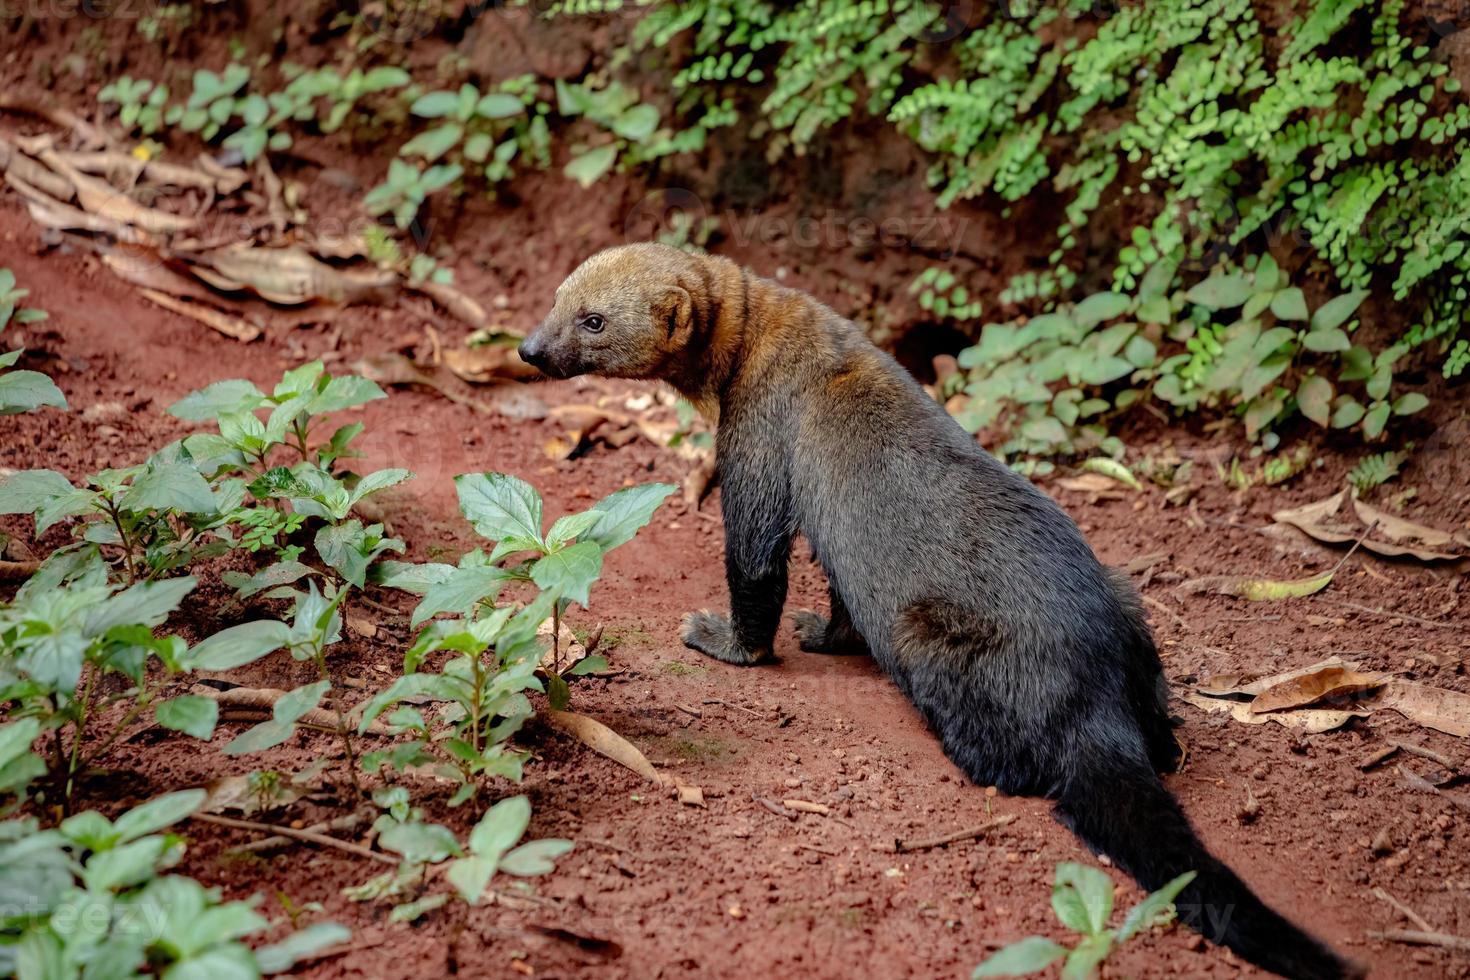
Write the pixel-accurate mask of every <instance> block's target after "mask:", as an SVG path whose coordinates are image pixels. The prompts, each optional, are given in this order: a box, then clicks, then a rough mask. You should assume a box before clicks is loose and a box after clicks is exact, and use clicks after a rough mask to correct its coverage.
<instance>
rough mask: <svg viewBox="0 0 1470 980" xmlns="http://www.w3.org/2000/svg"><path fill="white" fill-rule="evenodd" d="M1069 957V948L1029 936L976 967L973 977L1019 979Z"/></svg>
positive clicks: (1040, 937)
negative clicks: (1064, 957)
mask: <svg viewBox="0 0 1470 980" xmlns="http://www.w3.org/2000/svg"><path fill="white" fill-rule="evenodd" d="M1066 955H1067V947H1065V946H1062V945H1059V944H1057V943H1054V942H1052V941H1051V940H1050V939H1047V938H1046V937H1045V936H1027V937H1026V938H1025V939H1022V940H1020V941H1019V942H1014V943H1011V944H1010V945H1009V946H1006V947H1005V948H1003V949H1001V950H1000V951H999V952H997V953H995V954H994V955H992V956H991V957H990V958H989V959H987V960H986V961H985V962H984V963H981V964H980V965H979V966H977V967H975V972H974V973H972V974H971V977H973V978H975V980H979V978H981V977H1019V976H1023V975H1024V974H1027V973H1040V972H1041V971H1042V970H1045V969H1046V968H1047V967H1049V966H1051V965H1052V964H1053V963H1055V962H1056V961H1057V960H1059V959H1061V958H1062V957H1063V956H1066Z"/></svg>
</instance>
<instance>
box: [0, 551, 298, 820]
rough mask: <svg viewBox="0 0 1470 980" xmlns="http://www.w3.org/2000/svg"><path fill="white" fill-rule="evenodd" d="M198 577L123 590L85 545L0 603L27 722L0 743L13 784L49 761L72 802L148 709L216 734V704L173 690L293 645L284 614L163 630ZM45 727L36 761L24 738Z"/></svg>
mask: <svg viewBox="0 0 1470 980" xmlns="http://www.w3.org/2000/svg"><path fill="white" fill-rule="evenodd" d="M195 584H196V582H195V580H194V579H193V578H189V577H183V578H174V579H169V580H167V581H163V582H138V583H136V584H134V585H131V586H128V587H126V588H122V587H120V586H119V585H118V584H116V583H114V582H111V581H109V576H108V568H107V565H106V564H105V563H104V562H103V561H102V560H101V558H100V557H99V556H98V554H97V551H96V548H95V546H90V545H83V546H80V547H76V548H72V549H67V550H63V551H60V552H58V553H56V554H54V555H52V556H51V557H50V558H49V559H47V560H46V562H44V563H43V564H42V565H41V567H40V569H39V570H38V571H37V572H36V573H35V574H34V575H33V576H32V577H31V578H30V579H29V580H27V582H26V583H25V584H24V585H23V586H21V588H20V590H19V592H17V594H16V596H15V599H14V601H13V602H10V603H0V704H4V705H6V706H7V712H8V717H10V718H11V719H12V720H13V721H15V722H17V723H22V724H25V725H27V726H28V727H27V728H25V729H22V730H19V733H18V734H17V732H12V731H11V730H10V728H9V727H7V729H5V731H6V732H7V733H8V739H9V740H14V741H13V742H11V741H9V740H7V739H6V738H0V742H5V743H6V744H7V745H9V749H8V750H7V751H6V752H3V753H0V755H9V761H8V762H5V763H4V764H0V786H3V787H4V788H5V791H6V792H11V793H15V792H16V791H17V789H18V787H19V786H20V785H22V784H23V783H24V782H28V781H30V780H32V779H35V778H37V777H38V776H39V775H40V774H41V772H42V771H44V772H46V773H47V774H48V776H49V778H50V785H51V786H52V787H54V790H55V796H56V798H57V800H58V802H60V803H61V804H62V805H63V806H68V805H70V801H71V798H72V795H73V792H74V789H75V781H76V779H77V777H78V776H79V775H80V774H81V773H82V772H83V771H85V770H86V769H87V768H88V767H89V766H91V765H92V764H93V763H94V762H95V761H96V760H98V759H100V758H102V757H103V756H104V755H105V754H106V753H107V751H108V750H109V749H110V748H111V747H112V746H113V745H114V744H115V743H116V741H117V739H118V738H119V737H121V736H122V735H123V734H124V733H125V732H127V731H128V730H129V728H130V727H131V726H132V725H133V723H134V722H136V721H138V720H139V719H140V718H142V717H143V716H144V715H145V714H149V713H151V714H152V717H153V720H154V721H156V722H157V723H158V724H159V725H160V726H162V727H164V728H167V729H171V730H173V731H178V732H183V733H185V734H188V735H190V736H192V737H194V738H198V739H205V740H207V739H209V738H210V737H211V736H212V735H213V734H214V728H215V723H216V721H217V719H218V715H219V706H218V703H217V702H215V701H214V700H212V699H210V698H207V697H202V696H199V695H193V694H184V695H179V696H177V697H172V698H165V697H164V696H163V695H164V693H165V692H166V691H167V690H168V689H169V688H170V687H171V686H173V684H174V682H175V681H176V680H178V679H179V678H181V677H184V676H186V675H188V674H190V673H192V672H194V671H218V670H226V669H230V668H234V667H239V666H243V665H245V664H248V663H251V662H253V661H255V660H257V659H259V658H260V657H263V656H265V655H266V654H267V653H270V652H271V651H273V650H276V649H278V648H279V647H281V646H282V645H284V644H285V643H286V642H287V640H288V639H289V634H288V632H287V630H286V627H285V624H283V623H277V622H273V621H269V620H263V621H258V622H251V623H245V624H243V625H240V626H235V627H231V628H230V629H227V630H224V631H222V632H220V633H216V634H214V635H213V636H211V637H209V638H207V639H205V640H202V641H201V642H199V643H197V644H195V645H194V646H192V647H190V646H189V644H188V643H186V642H185V641H184V640H183V639H181V638H180V637H178V636H172V635H164V636H159V635H156V634H155V629H156V628H157V627H159V626H161V625H162V624H163V623H164V621H165V620H166V619H167V618H168V616H169V614H170V613H172V612H173V611H174V610H175V609H177V608H178V606H179V603H181V602H182V601H183V599H184V597H185V596H187V595H188V594H189V593H190V592H191V591H193V589H194V586H195ZM113 679H116V680H118V681H120V682H121V683H112V682H111V681H112V680H113ZM118 704H122V705H125V706H126V709H125V710H124V711H122V712H121V714H120V715H118V714H117V713H109V712H108V711H107V709H108V708H110V707H111V706H113V705H118ZM104 718H106V721H105V722H104V720H103V719H104ZM30 726H33V727H34V731H32V730H31V727H30ZM99 726H103V727H101V728H99ZM26 734H29V735H30V737H29V738H26V737H24V736H25V735H26ZM38 736H44V737H45V738H46V739H47V740H48V742H49V748H50V751H49V752H47V753H46V754H45V755H44V756H37V757H36V758H35V759H34V760H30V759H26V758H24V757H23V756H21V755H19V754H17V753H16V746H17V745H18V744H20V742H22V741H23V742H24V743H25V745H26V748H27V750H29V749H30V746H31V743H32V742H34V741H35V739H36V737H38ZM42 766H44V770H43V769H42V768H41V767H42ZM12 767H13V768H12ZM5 773H10V776H9V777H8V778H6V777H5V776H4V774H5ZM22 776H24V777H27V778H25V779H22V778H21V777H22Z"/></svg>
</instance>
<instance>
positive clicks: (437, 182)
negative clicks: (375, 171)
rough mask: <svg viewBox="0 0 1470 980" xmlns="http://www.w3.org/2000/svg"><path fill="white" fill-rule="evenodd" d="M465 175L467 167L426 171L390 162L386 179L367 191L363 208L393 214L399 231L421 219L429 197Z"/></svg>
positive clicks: (436, 167) (437, 167) (438, 166)
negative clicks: (421, 213)
mask: <svg viewBox="0 0 1470 980" xmlns="http://www.w3.org/2000/svg"><path fill="white" fill-rule="evenodd" d="M463 176H464V167H462V166H461V165H460V164H457V163H448V164H443V163H441V164H436V165H434V166H432V167H428V168H423V167H418V166H415V165H413V164H411V163H407V162H405V161H403V160H397V159H395V160H390V161H388V177H387V179H386V180H384V181H383V183H381V184H379V185H378V186H377V187H374V188H373V189H372V190H370V191H368V193H367V196H366V197H364V198H363V199H362V206H363V207H364V208H366V209H367V212H368V214H371V215H375V216H376V215H383V214H392V215H393V223H394V224H395V225H397V226H398V227H399V228H400V229H403V228H407V227H408V226H409V225H411V224H413V221H414V218H416V217H418V213H419V211H420V210H421V209H422V208H423V206H424V201H425V200H427V199H428V197H429V195H430V194H433V193H435V192H437V191H441V190H443V189H444V188H446V187H448V186H449V185H450V184H453V183H454V182H455V181H457V180H459V179H460V178H461V177H463Z"/></svg>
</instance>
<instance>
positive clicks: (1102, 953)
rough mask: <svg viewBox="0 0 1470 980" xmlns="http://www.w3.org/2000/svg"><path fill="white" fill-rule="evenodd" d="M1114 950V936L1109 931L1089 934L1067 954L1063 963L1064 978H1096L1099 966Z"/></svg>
mask: <svg viewBox="0 0 1470 980" xmlns="http://www.w3.org/2000/svg"><path fill="white" fill-rule="evenodd" d="M1112 951H1113V937H1112V936H1111V935H1109V934H1108V933H1106V932H1104V933H1099V934H1098V935H1096V936H1088V937H1087V938H1086V939H1084V940H1082V942H1080V943H1078V944H1077V946H1076V947H1074V948H1073V949H1072V951H1071V952H1070V953H1068V954H1067V961H1066V962H1065V963H1063V964H1062V980H1094V978H1095V977H1096V976H1097V968H1098V966H1100V965H1101V964H1102V961H1103V960H1105V959H1107V958H1108V954H1109V953H1111V952H1112Z"/></svg>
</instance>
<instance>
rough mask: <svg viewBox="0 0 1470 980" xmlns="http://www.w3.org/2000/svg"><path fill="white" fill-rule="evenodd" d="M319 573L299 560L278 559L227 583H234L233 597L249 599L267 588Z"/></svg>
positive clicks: (273, 587)
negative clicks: (243, 577) (241, 578)
mask: <svg viewBox="0 0 1470 980" xmlns="http://www.w3.org/2000/svg"><path fill="white" fill-rule="evenodd" d="M318 574H320V573H319V572H318V571H317V570H316V569H314V568H312V567H311V566H310V565H303V564H302V563H301V562H299V561H278V562H276V563H275V564H274V565H267V566H266V567H265V568H262V569H261V570H260V571H258V572H256V573H255V574H254V575H252V576H250V577H249V578H247V579H245V580H243V581H241V582H239V584H238V585H236V582H235V581H230V583H229V584H231V585H236V588H235V598H236V599H249V598H250V597H251V596H254V595H258V594H260V593H261V592H264V591H266V590H267V589H275V588H279V587H280V586H282V585H290V584H291V583H292V582H298V581H300V580H301V579H303V578H305V577H306V576H307V575H318Z"/></svg>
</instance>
